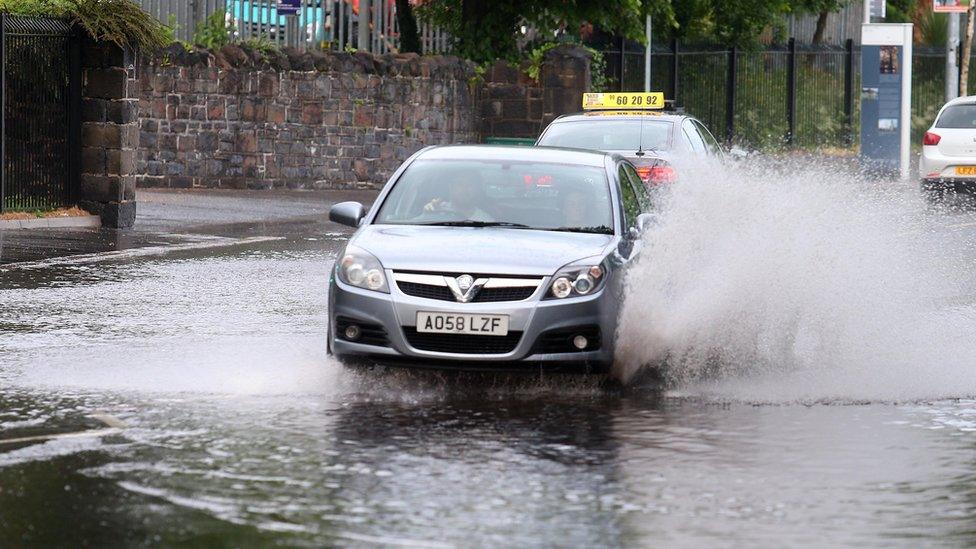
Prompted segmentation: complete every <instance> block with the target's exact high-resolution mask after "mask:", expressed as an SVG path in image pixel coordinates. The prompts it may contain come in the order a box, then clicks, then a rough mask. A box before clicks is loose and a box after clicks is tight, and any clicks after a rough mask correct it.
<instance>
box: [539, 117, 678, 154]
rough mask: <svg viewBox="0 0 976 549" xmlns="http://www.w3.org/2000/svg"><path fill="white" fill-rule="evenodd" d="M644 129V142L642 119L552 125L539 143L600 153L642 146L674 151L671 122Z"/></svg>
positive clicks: (649, 123)
mask: <svg viewBox="0 0 976 549" xmlns="http://www.w3.org/2000/svg"><path fill="white" fill-rule="evenodd" d="M643 126H644V129H643V132H644V139H643V141H642V140H641V138H640V136H641V121H640V120H598V119H586V120H580V121H574V122H559V123H556V124H552V125H550V126H549V129H548V130H546V133H545V135H543V136H542V139H540V140H539V143H538V144H539V145H544V146H546V147H569V148H571V149H595V150H599V151H636V150H637V149H638V147H643V148H644V149H649V150H658V151H662V150H667V149H669V148H671V126H672V124H671V122H665V121H661V120H644V122H643Z"/></svg>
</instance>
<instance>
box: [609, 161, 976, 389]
mask: <svg viewBox="0 0 976 549" xmlns="http://www.w3.org/2000/svg"><path fill="white" fill-rule="evenodd" d="M823 164H824V163H823V161H819V162H818V161H814V160H809V159H807V160H795V159H794V160H790V161H778V162H777V161H772V160H764V161H751V162H749V163H747V164H740V165H739V166H737V167H736V169H735V170H728V169H720V168H718V167H715V166H711V167H707V168H706V169H698V170H696V169H694V167H685V169H684V170H683V172H682V173H683V174H685V177H684V178H683V179H682V181H681V182H680V183H678V184H676V185H674V186H673V187H672V189H670V190H669V191H668V192H667V193H666V195H665V196H662V197H661V202H660V209H659V211H658V218H657V222H656V224H655V225H654V226H653V227H652V228H651V229H650V230H649V231H648V233H647V235H646V239H645V247H644V250H643V253H642V255H641V257H640V259H639V260H638V261H637V263H636V264H635V265H634V267H633V269H632V270H631V272H630V273H629V275H628V277H629V278H628V298H627V301H626V303H625V306H624V310H623V312H622V316H621V324H620V329H619V333H618V350H619V355H618V365H617V370H616V372H615V373H616V376H617V377H619V378H620V379H622V380H624V381H627V380H630V379H632V378H633V377H634V376H635V374H637V373H638V372H639V371H641V368H646V367H661V368H663V369H664V372H665V373H666V378H667V380H668V382H669V383H670V384H671V386H672V387H676V388H678V389H679V390H704V391H706V392H717V393H722V394H725V395H728V396H730V397H732V398H744V399H749V400H758V401H784V400H791V401H792V400H824V399H837V398H840V399H882V400H905V399H909V400H915V399H924V398H938V397H952V396H963V395H973V394H976V307H974V305H973V304H974V303H976V298H974V297H973V296H974V295H976V291H974V282H976V264H974V262H973V258H974V257H976V252H974V246H973V245H972V242H971V240H970V239H969V238H967V234H972V233H973V232H976V226H974V227H971V228H970V229H968V230H967V229H966V228H965V227H964V225H965V224H966V223H967V222H969V221H971V220H972V219H973V216H972V214H971V213H970V214H965V213H964V214H952V215H950V214H946V213H945V212H938V211H933V209H932V208H931V207H929V206H928V205H927V204H926V203H925V201H924V200H923V198H922V197H920V196H919V193H918V192H917V190H915V189H914V186H913V185H906V184H898V183H892V182H890V181H881V180H877V179H872V178H865V177H856V176H853V175H851V174H852V171H850V170H848V169H844V168H842V167H834V168H831V167H824V165H823ZM716 174H721V175H716Z"/></svg>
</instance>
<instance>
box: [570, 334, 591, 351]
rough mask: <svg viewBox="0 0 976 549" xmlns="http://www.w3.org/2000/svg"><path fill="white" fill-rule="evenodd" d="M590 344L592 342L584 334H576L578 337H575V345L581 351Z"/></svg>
mask: <svg viewBox="0 0 976 549" xmlns="http://www.w3.org/2000/svg"><path fill="white" fill-rule="evenodd" d="M589 344H590V342H589V341H587V340H586V338H585V337H583V336H576V337H574V338H573V347H576V348H577V349H579V350H580V351H582V350H583V349H585V348H586V346H587V345H589Z"/></svg>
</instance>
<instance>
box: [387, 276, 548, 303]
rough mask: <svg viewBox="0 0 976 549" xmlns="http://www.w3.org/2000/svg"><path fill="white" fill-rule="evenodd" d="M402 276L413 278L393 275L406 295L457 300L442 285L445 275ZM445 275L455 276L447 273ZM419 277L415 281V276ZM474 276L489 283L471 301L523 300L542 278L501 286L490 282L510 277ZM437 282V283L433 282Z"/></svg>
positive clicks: (438, 299)
mask: <svg viewBox="0 0 976 549" xmlns="http://www.w3.org/2000/svg"><path fill="white" fill-rule="evenodd" d="M400 276H401V277H403V278H406V277H413V278H414V280H401V279H398V277H397V276H396V275H394V279H395V280H396V285H397V288H399V289H400V291H401V292H403V293H404V294H406V295H409V296H413V297H420V298H424V299H435V300H437V301H452V302H457V299H456V298H455V297H454V293H452V292H451V290H450V288H448V287H447V286H444V285H443V282H442V280H443V278H442V276H445V275H429V274H420V273H416V274H415V273H400ZM446 276H456V275H451V274H448V275H446ZM418 277H419V278H420V279H421V280H420V281H417V280H416V278H418ZM476 278H488V279H489V281H490V283H489V284H487V285H486V286H487V287H483V288H481V289H480V290H478V293H476V294H475V296H474V299H472V300H471V303H499V302H505V301H523V300H525V299H528V298H530V297H532V295H533V294H534V293H535V291H536V289H537V288H538V287H539V284H541V282H542V279H541V278H538V277H529V278H528V279H527V280H528V282H527V284H526V285H525V286H503V285H498V287H491V282H493V283H495V284H497V283H498V282H499V281H504V280H506V279H507V280H511V277H492V276H491V275H477V276H476ZM424 279H427V280H430V281H431V283H430V284H426V283H424ZM435 282H437V283H435Z"/></svg>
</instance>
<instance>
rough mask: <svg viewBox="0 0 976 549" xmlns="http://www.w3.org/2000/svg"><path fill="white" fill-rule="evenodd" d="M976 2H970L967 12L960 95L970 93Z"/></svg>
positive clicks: (960, 70) (963, 40)
mask: <svg viewBox="0 0 976 549" xmlns="http://www.w3.org/2000/svg"><path fill="white" fill-rule="evenodd" d="M974 17H976V2H971V3H970V4H969V11H967V12H966V36H965V37H963V39H962V67H960V68H959V95H969V55H970V54H971V53H972V51H973V18H974Z"/></svg>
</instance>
